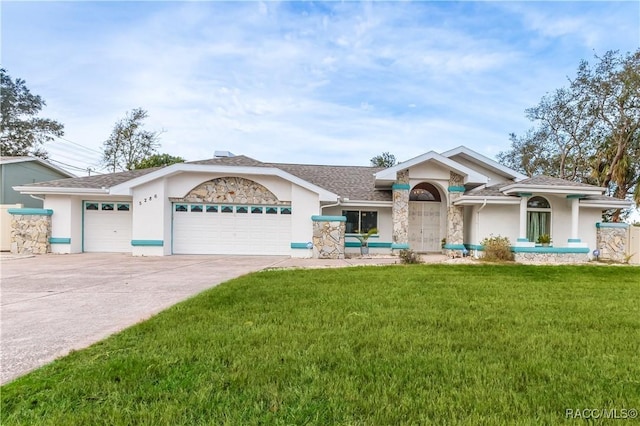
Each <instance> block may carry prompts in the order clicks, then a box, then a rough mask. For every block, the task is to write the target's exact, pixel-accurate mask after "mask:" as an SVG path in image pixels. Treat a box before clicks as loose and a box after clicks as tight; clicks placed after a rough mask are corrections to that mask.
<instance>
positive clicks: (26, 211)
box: [7, 208, 53, 216]
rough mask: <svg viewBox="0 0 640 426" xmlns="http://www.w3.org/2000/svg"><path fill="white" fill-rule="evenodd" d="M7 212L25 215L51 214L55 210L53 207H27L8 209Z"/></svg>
mask: <svg viewBox="0 0 640 426" xmlns="http://www.w3.org/2000/svg"><path fill="white" fill-rule="evenodd" d="M7 212H9V214H18V215H23V216H36V215H38V216H51V215H52V214H53V210H51V209H33V208H25V209H8V210H7Z"/></svg>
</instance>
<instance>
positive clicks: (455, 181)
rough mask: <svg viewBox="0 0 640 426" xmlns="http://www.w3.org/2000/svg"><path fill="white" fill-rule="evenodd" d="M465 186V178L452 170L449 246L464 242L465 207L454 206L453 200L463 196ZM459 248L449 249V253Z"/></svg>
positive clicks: (448, 216)
mask: <svg viewBox="0 0 640 426" xmlns="http://www.w3.org/2000/svg"><path fill="white" fill-rule="evenodd" d="M458 188H464V178H463V177H462V176H460V175H459V174H457V173H454V172H450V177H449V204H448V208H447V246H453V245H455V246H460V245H462V244H463V243H464V208H463V207H461V206H454V205H453V202H454V201H456V200H457V199H458V198H460V197H461V196H462V194H463V193H464V192H463V191H458V190H457V189H458ZM456 251H457V250H455V249H454V250H449V251H448V252H449V255H452V254H455V253H456Z"/></svg>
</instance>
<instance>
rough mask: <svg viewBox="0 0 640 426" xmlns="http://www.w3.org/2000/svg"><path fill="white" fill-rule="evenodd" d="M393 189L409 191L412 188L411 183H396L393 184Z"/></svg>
mask: <svg viewBox="0 0 640 426" xmlns="http://www.w3.org/2000/svg"><path fill="white" fill-rule="evenodd" d="M391 189H395V190H403V191H408V190H410V189H411V185H409V184H408V183H394V184H393V185H391Z"/></svg>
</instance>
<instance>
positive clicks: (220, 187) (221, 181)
mask: <svg viewBox="0 0 640 426" xmlns="http://www.w3.org/2000/svg"><path fill="white" fill-rule="evenodd" d="M183 200H184V201H188V202H194V203H230V204H270V205H273V204H289V203H287V202H283V201H280V200H278V197H276V196H275V194H274V193H273V192H271V191H269V190H268V189H267V188H266V187H265V186H264V185H261V184H259V183H257V182H254V181H252V180H249V179H245V178H241V177H235V176H227V177H221V178H216V179H212V180H209V181H206V182H203V183H201V184H200V185H198V186H196V187H195V188H193V189H192V190H191V191H189V192H188V193H187V195H185V196H184V198H183Z"/></svg>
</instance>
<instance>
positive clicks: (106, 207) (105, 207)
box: [102, 203, 113, 210]
mask: <svg viewBox="0 0 640 426" xmlns="http://www.w3.org/2000/svg"><path fill="white" fill-rule="evenodd" d="M102 210H113V203H102Z"/></svg>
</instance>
